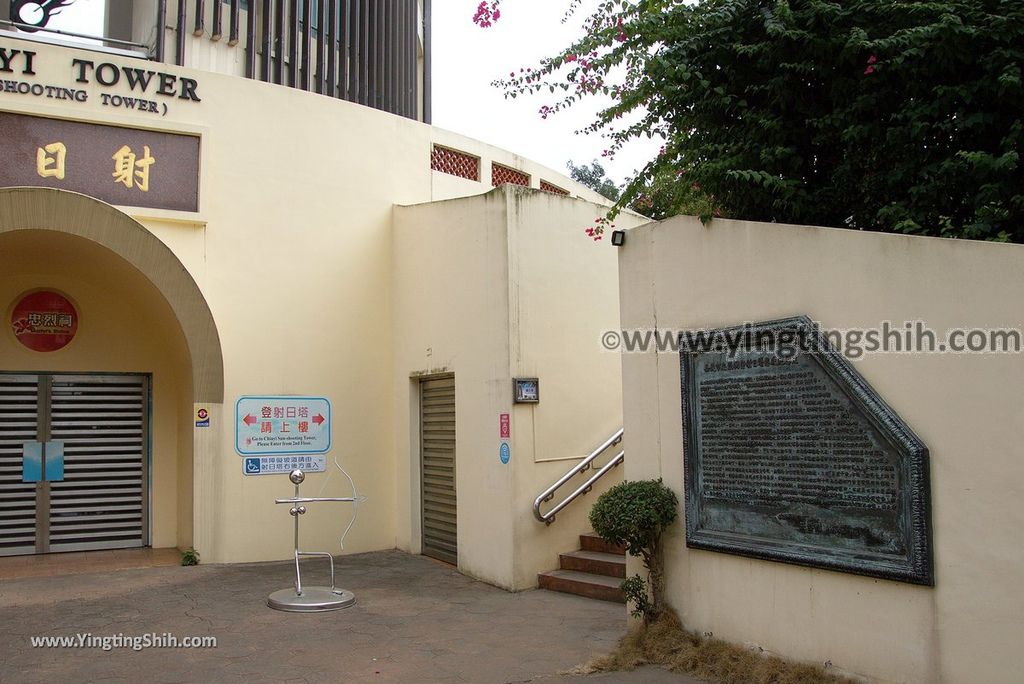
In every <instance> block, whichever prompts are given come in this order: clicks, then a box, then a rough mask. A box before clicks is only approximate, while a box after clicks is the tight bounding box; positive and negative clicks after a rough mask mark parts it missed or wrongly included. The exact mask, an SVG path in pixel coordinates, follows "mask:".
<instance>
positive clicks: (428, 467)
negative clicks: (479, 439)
mask: <svg viewBox="0 0 1024 684" xmlns="http://www.w3.org/2000/svg"><path fill="white" fill-rule="evenodd" d="M420 483H421V485H420V497H421V501H422V504H421V505H422V517H421V521H422V529H423V554H424V555H426V556H430V557H431V558H437V559H439V560H443V561H446V562H448V563H455V564H457V563H458V546H457V544H456V539H457V537H458V526H457V523H456V517H457V516H456V500H457V499H456V495H455V378H454V377H453V376H448V377H442V378H430V379H425V380H422V381H420Z"/></svg>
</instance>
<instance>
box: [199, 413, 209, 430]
mask: <svg viewBox="0 0 1024 684" xmlns="http://www.w3.org/2000/svg"><path fill="white" fill-rule="evenodd" d="M196 427H197V428H198V427H210V411H209V410H208V409H206V408H197V409H196Z"/></svg>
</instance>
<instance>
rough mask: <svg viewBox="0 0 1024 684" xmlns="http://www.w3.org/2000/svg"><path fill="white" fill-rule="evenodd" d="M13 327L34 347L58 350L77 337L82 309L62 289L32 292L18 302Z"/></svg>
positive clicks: (40, 349) (26, 343)
mask: <svg viewBox="0 0 1024 684" xmlns="http://www.w3.org/2000/svg"><path fill="white" fill-rule="evenodd" d="M11 330H13V331H14V336H15V337H16V338H18V341H19V342H21V343H22V344H23V345H25V346H26V347H28V348H29V349H31V350H33V351H38V352H52V351H57V350H58V349H60V348H62V347H64V346H66V345H67V344H68V343H69V342H70V341H71V340H72V339H74V337H75V333H76V332H77V331H78V312H77V311H75V306H74V304H72V303H71V302H69V301H68V300H67V298H66V297H65V296H64V295H62V294H60V293H59V292H54V291H53V290H39V291H37V292H31V293H29V294H27V295H25V296H23V297H22V298H21V299H20V300H19V301H18V303H17V304H15V305H14V309H13V310H12V311H11Z"/></svg>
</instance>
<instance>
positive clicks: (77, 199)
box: [0, 188, 224, 404]
mask: <svg viewBox="0 0 1024 684" xmlns="http://www.w3.org/2000/svg"><path fill="white" fill-rule="evenodd" d="M17 230H51V231H56V232H60V233H67V234H70V235H77V236H79V237H83V238H86V239H88V240H91V241H93V242H96V243H98V244H100V245H102V246H104V247H106V248H107V249H109V250H111V251H112V252H114V253H115V254H117V255H119V256H120V257H121V258H123V259H124V260H125V261H127V262H128V263H130V264H131V265H132V266H134V267H135V268H136V269H138V270H139V272H140V273H142V274H143V275H144V276H145V277H146V278H148V279H149V281H150V282H152V283H153V285H155V286H156V288H157V289H158V290H159V291H160V292H161V293H162V294H163V296H164V298H165V299H166V300H167V303H168V304H169V305H170V307H171V310H172V311H173V312H174V315H175V316H176V317H177V319H178V323H179V325H180V326H181V329H182V332H183V333H184V335H185V341H186V344H187V346H188V352H189V356H190V357H191V362H192V394H193V402H194V403H211V404H223V403H224V359H223V356H222V353H221V346H220V336H219V334H218V333H217V325H216V323H215V322H214V320H213V314H212V313H211V312H210V307H209V305H208V304H207V303H206V298H205V297H204V296H203V293H202V292H201V291H200V289H199V286H198V285H197V284H196V281H195V280H194V279H193V278H192V276H191V274H189V272H188V270H187V269H186V268H185V266H184V265H183V264H182V263H181V261H180V260H179V259H178V257H177V256H175V254H174V252H172V251H171V249H170V248H169V247H167V245H165V244H164V243H163V242H161V241H160V239H159V238H157V237H156V236H154V235H153V234H152V233H150V232H149V231H148V230H147V229H146V228H145V226H143V225H142V224H141V223H139V222H138V221H136V220H135V219H133V218H131V217H130V216H128V215H127V214H124V213H122V212H121V211H118V210H117V209H115V208H114V207H112V206H111V205H109V204H107V203H105V202H101V201H100V200H97V199H94V198H92V197H89V196H87V195H82V194H79V193H75V192H68V191H66V190H56V189H52V188H0V234H3V233H7V232H12V231H17Z"/></svg>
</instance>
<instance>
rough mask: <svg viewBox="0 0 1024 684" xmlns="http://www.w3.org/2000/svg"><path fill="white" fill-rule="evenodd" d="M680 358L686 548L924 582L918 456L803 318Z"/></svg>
mask: <svg viewBox="0 0 1024 684" xmlns="http://www.w3.org/2000/svg"><path fill="white" fill-rule="evenodd" d="M680 350H681V351H680V354H681V359H680V361H681V369H682V407H683V433H684V444H685V449H686V452H685V459H684V460H685V473H686V543H687V545H688V546H690V547H693V548H700V549H708V550H712V551H724V552H728V553H738V554H743V555H749V556H755V557H759V558H766V559H770V560H778V561H785V562H791V563H799V564H802V565H810V566H816V567H822V568H828V569H831V570H841V571H846V572H854V573H859V574H865V575H872V576H875V577H883V578H887V579H894V580H902V581H906V582H914V583H918V584H928V585H930V584H933V582H934V580H933V576H932V557H931V534H930V512H929V511H930V506H929V488H928V451H927V449H926V448H925V446H924V445H923V444H922V443H921V442H920V440H919V439H918V438H917V437H916V436H915V435H914V433H913V432H912V431H911V430H910V429H909V428H908V427H907V426H906V424H904V422H903V421H902V420H901V419H900V417H899V416H898V415H896V413H895V412H893V410H892V409H891V408H889V407H888V406H887V405H886V404H885V402H884V401H882V399H881V398H880V397H879V396H878V395H877V394H876V393H875V392H874V391H873V390H872V389H871V387H870V385H868V383H867V382H866V381H865V380H864V378H863V377H861V376H860V374H859V373H857V371H856V370H854V368H853V367H852V366H850V364H849V363H848V362H847V361H846V359H844V358H843V357H842V356H841V355H840V354H839V353H838V352H836V351H835V350H834V349H833V348H832V347H831V346H830V345H829V343H828V341H827V340H826V339H825V338H824V337H823V336H821V335H820V334H819V333H818V330H817V328H816V327H815V326H814V325H813V323H812V322H811V321H810V320H809V319H807V318H805V317H798V318H791V319H785V320H782V321H771V322H767V323H757V324H753V325H747V326H743V327H742V328H740V327H737V328H727V329H722V330H715V331H710V332H702V333H700V334H687V333H684V334H683V335H681V336H680Z"/></svg>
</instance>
